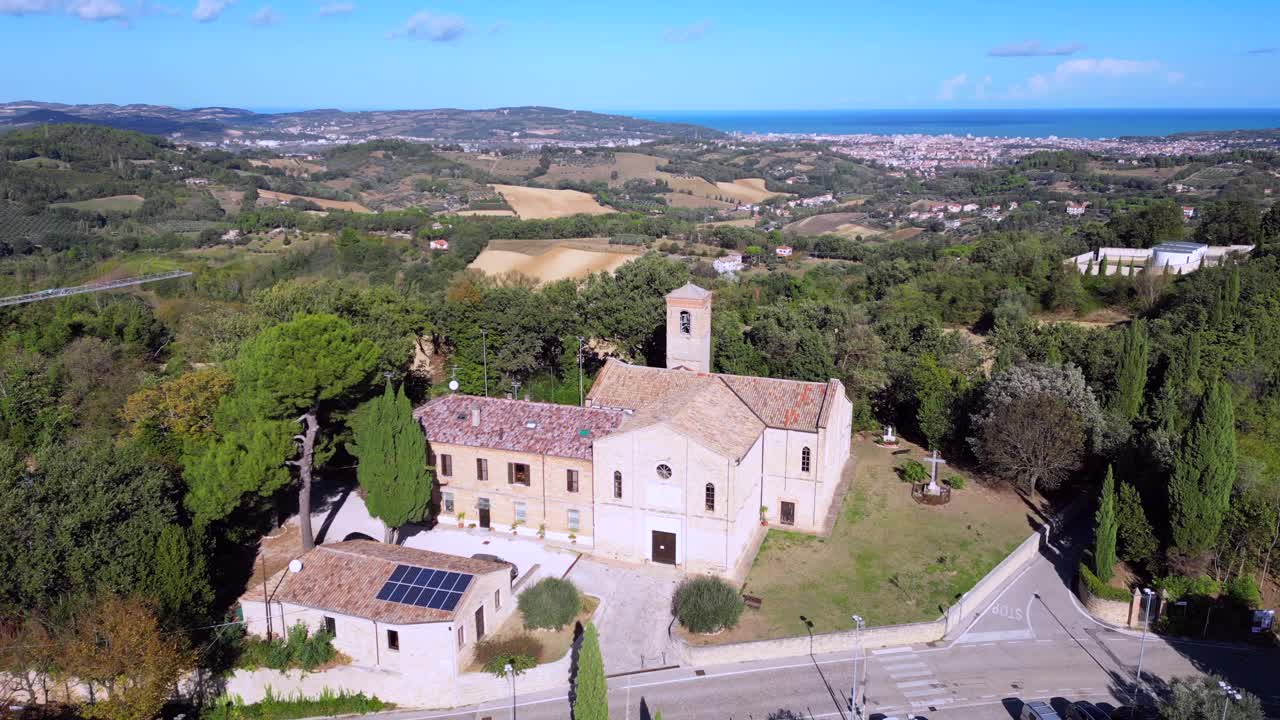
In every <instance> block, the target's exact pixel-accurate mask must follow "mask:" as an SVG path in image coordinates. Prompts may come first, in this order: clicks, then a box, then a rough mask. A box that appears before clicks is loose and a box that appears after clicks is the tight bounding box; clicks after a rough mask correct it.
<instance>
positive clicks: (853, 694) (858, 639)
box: [849, 615, 866, 718]
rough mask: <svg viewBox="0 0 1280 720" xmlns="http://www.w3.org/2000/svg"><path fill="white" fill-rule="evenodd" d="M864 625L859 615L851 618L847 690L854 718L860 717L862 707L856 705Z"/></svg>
mask: <svg viewBox="0 0 1280 720" xmlns="http://www.w3.org/2000/svg"><path fill="white" fill-rule="evenodd" d="M864 627H866V623H865V622H864V621H863V620H862V617H861V616H860V615H854V616H853V638H854V639H853V646H854V647H853V686H852V687H850V688H849V709H850V710H851V711H853V715H854V717H857V718H861V717H862V707H861V706H859V705H858V656H859V655H860V654H861V653H862V628H864Z"/></svg>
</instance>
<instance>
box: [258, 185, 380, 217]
mask: <svg viewBox="0 0 1280 720" xmlns="http://www.w3.org/2000/svg"><path fill="white" fill-rule="evenodd" d="M258 197H259V198H260V200H259V201H261V200H275V201H276V202H280V203H287V202H289V201H290V200H295V199H297V200H310V201H311V202H313V203H315V204H317V205H319V206H320V207H322V208H324V209H326V210H348V211H350V212H358V213H371V212H373V211H372V210H370V209H369V208H367V207H365V206H363V205H361V204H360V203H358V202H351V201H349V200H325V199H324V198H318V197H308V196H306V195H293V194H290V193H283V192H276V191H275V190H259V191H258Z"/></svg>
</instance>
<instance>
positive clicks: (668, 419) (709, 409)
mask: <svg viewBox="0 0 1280 720" xmlns="http://www.w3.org/2000/svg"><path fill="white" fill-rule="evenodd" d="M694 377H696V378H698V379H699V383H698V386H697V387H696V389H694V390H693V391H692V392H690V393H688V394H686V395H683V396H679V397H677V396H675V395H671V396H669V397H667V398H666V399H665V400H664V401H663V402H659V403H650V404H649V405H647V406H646V407H644V408H643V409H640V410H637V411H636V414H635V415H634V416H632V417H630V418H627V420H626V422H624V423H623V424H622V430H623V431H627V430H633V429H637V428H641V427H647V426H649V425H653V424H656V423H665V424H666V425H669V426H670V427H671V428H673V429H674V430H675V431H676V432H679V433H681V434H683V435H685V436H687V437H689V438H690V439H692V440H693V441H694V442H697V443H699V444H701V445H702V446H704V447H707V448H709V449H711V450H714V451H715V452H718V453H720V454H721V455H724V456H726V457H730V458H733V459H734V460H740V459H741V458H742V456H743V455H746V454H747V451H748V450H750V449H751V446H752V445H755V443H756V440H757V439H758V438H759V437H760V433H762V432H764V423H763V422H761V421H760V419H759V418H758V417H756V415H755V413H753V412H751V409H750V408H748V407H747V406H746V405H745V404H743V402H742V400H740V399H738V396H737V395H734V394H733V391H732V390H730V389H729V388H728V386H727V385H725V384H724V383H723V382H721V381H720V379H719V378H717V377H715V376H713V375H704V374H698V375H695V376H694Z"/></svg>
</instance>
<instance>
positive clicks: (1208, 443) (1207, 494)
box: [1169, 380, 1236, 555]
mask: <svg viewBox="0 0 1280 720" xmlns="http://www.w3.org/2000/svg"><path fill="white" fill-rule="evenodd" d="M1235 477H1236V435H1235V411H1234V409H1233V408H1232V404H1231V395H1230V389H1229V388H1228V387H1227V385H1226V383H1224V382H1222V381H1221V380H1215V381H1214V382H1213V383H1212V384H1211V385H1210V386H1209V391H1208V393H1207V394H1206V395H1205V398H1204V400H1203V401H1202V402H1201V404H1200V412H1199V413H1197V415H1196V419H1195V423H1194V424H1193V425H1192V426H1191V430H1190V432H1189V433H1188V434H1187V437H1186V440H1185V442H1184V443H1183V446H1182V448H1181V450H1180V451H1179V452H1178V456H1177V459H1176V460H1175V461H1174V468H1173V476H1172V477H1171V478H1169V504H1170V507H1169V517H1170V525H1171V528H1172V531H1173V544H1174V546H1175V547H1177V548H1178V549H1179V550H1180V551H1182V552H1184V553H1187V554H1190V555H1194V554H1199V553H1202V552H1205V551H1207V550H1208V549H1210V548H1211V547H1213V544H1214V542H1216V541H1217V539H1218V531H1219V530H1221V529H1222V520H1223V518H1224V517H1225V516H1226V512H1227V507H1228V505H1229V504H1230V501H1231V487H1232V485H1233V483H1234V481H1235Z"/></svg>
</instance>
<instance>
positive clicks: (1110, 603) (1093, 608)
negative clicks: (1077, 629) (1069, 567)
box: [1076, 577, 1132, 627]
mask: <svg viewBox="0 0 1280 720" xmlns="http://www.w3.org/2000/svg"><path fill="white" fill-rule="evenodd" d="M1076 590H1077V592H1076V594H1077V595H1078V596H1079V597H1080V602H1081V604H1083V605H1084V609H1085V610H1088V611H1089V614H1090V615H1093V616H1094V617H1096V618H1098V619H1099V620H1101V621H1103V622H1105V623H1110V624H1111V625H1116V626H1119V627H1127V626H1128V625H1129V611H1130V606H1131V604H1132V603H1130V602H1127V601H1120V600H1104V599H1103V598H1100V597H1098V596H1097V595H1094V594H1093V593H1091V592H1089V587H1088V586H1087V585H1085V582H1084V578H1082V577H1080V578H1076Z"/></svg>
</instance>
